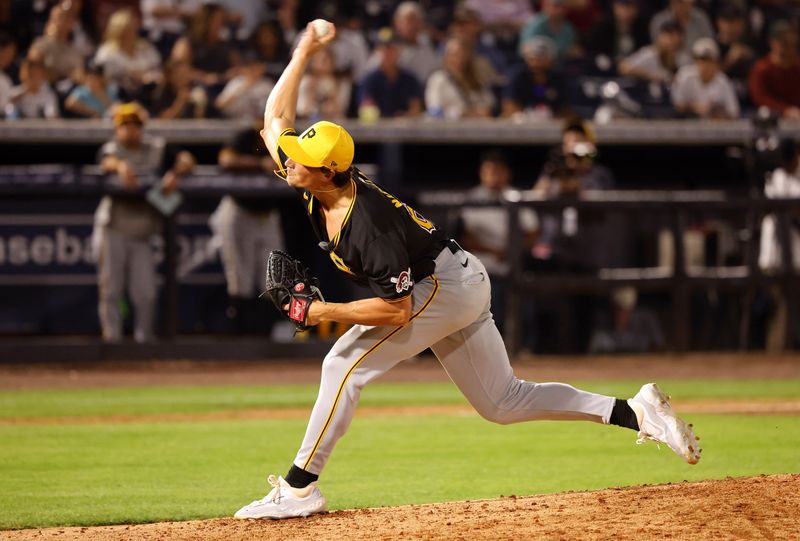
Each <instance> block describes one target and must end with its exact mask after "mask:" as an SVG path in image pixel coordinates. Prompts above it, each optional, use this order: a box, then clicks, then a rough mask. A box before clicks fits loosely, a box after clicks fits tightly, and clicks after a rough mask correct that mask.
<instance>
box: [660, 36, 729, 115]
mask: <svg viewBox="0 0 800 541" xmlns="http://www.w3.org/2000/svg"><path fill="white" fill-rule="evenodd" d="M692 53H693V55H694V59H695V62H694V64H691V65H688V66H684V67H682V68H681V69H680V70H678V74H677V75H676V76H675V81H674V82H673V83H672V103H673V104H674V105H675V109H676V110H677V111H678V112H679V113H689V114H691V115H694V116H698V117H700V118H737V117H738V116H739V100H738V99H737V97H736V91H735V90H734V88H733V84H732V83H731V81H730V79H728V76H727V75H725V74H724V73H723V72H722V70H720V68H719V48H718V47H717V44H716V43H715V42H714V40H713V39H711V38H702V39H699V40H697V41H696V42H695V44H694V47H692Z"/></svg>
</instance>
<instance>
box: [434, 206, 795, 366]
mask: <svg viewBox="0 0 800 541" xmlns="http://www.w3.org/2000/svg"><path fill="white" fill-rule="evenodd" d="M420 200H421V202H422V203H423V204H424V206H425V207H427V208H429V209H438V210H444V211H458V210H460V209H461V208H463V207H464V206H494V207H498V206H502V207H504V208H505V209H506V210H507V212H508V232H509V236H508V250H507V261H508V267H509V269H510V271H509V272H510V274H509V276H508V281H509V287H508V290H507V293H506V318H505V322H504V323H505V329H504V333H505V341H506V346H507V348H508V349H509V351H510V352H511V353H512V354H513V353H516V352H518V351H519V350H520V347H521V335H522V332H523V324H522V321H523V318H522V315H521V314H522V305H523V303H524V302H525V299H526V298H530V297H533V298H537V297H552V296H559V295H567V294H575V293H588V294H609V293H611V292H612V291H613V290H614V289H615V288H618V287H620V286H632V287H635V288H637V289H639V290H644V291H662V292H666V293H668V294H669V295H670V297H671V312H672V333H673V335H672V349H673V350H675V351H680V352H683V351H686V350H688V349H689V341H690V334H691V333H690V325H691V317H690V316H691V304H690V299H691V295H692V293H693V292H694V291H696V290H698V289H700V288H720V289H728V290H731V289H732V290H737V291H740V292H742V293H743V294H744V298H746V299H747V298H752V296H753V294H754V291H755V289H756V288H758V287H760V286H764V285H775V286H777V287H779V288H780V291H781V294H782V296H783V297H784V298H785V299H792V298H794V295H795V294H797V293H798V292H800V273H798V271H797V270H796V269H795V268H794V267H793V265H792V261H793V257H792V246H791V241H790V230H791V217H790V213H791V212H793V211H794V212H796V211H797V209H800V199H763V198H758V199H748V198H741V197H739V198H736V197H728V196H726V194H725V193H724V192H721V191H603V192H592V193H584V194H583V195H582V197H581V198H579V199H576V198H570V199H544V198H541V197H537V196H536V195H535V194H533V193H531V192H512V193H511V196H510V197H507V198H505V199H504V200H503V201H502V202H500V203H493V204H492V203H475V202H472V201H470V199H469V197H468V196H466V195H465V194H454V193H452V192H450V193H428V194H423V195H422V196H421V197H420ZM568 207H569V208H574V209H575V210H577V211H578V213H580V212H581V211H592V212H594V213H597V212H602V213H611V212H617V213H624V214H626V215H628V216H632V217H634V219H637V218H638V219H642V218H643V217H648V218H650V219H652V217H653V216H654V215H659V216H660V217H662V219H664V221H665V223H666V224H667V227H668V228H669V230H670V232H671V239H672V244H673V253H674V257H673V259H672V265H671V268H668V269H664V268H663V267H644V268H605V269H599V270H598V271H597V272H596V273H594V274H588V275H585V274H575V275H571V274H552V273H551V274H544V273H541V274H540V273H536V274H534V273H532V272H530V271H527V270H526V269H525V266H524V262H523V257H524V252H525V249H524V247H523V232H522V230H521V227H520V217H519V214H520V211H521V210H522V209H532V210H534V211H537V212H554V211H555V212H558V211H563V210H564V209H565V208H568ZM768 213H774V214H775V216H776V218H777V225H778V227H777V235H778V241H779V244H780V250H781V262H782V265H781V267H780V269H777V270H776V271H775V272H770V273H765V272H764V271H763V270H762V269H761V268H760V267H759V265H758V249H759V242H758V236H757V234H756V233H757V231H758V229H759V228H760V224H761V218H762V217H763V216H764V215H766V214H768ZM719 215H728V216H729V217H733V218H736V219H739V220H741V221H743V222H744V223H745V229H744V230H745V231H746V234H745V235H744V238H745V239H746V241H745V246H744V254H743V264H742V265H738V266H727V267H726V266H718V267H699V268H688V266H687V264H686V249H685V246H684V235H683V234H684V231H686V230H687V225H688V223H689V218H690V217H693V218H696V217H697V216H719ZM610 242H613V239H611V240H610ZM797 311H798V307H797V306H795V305H794V304H793V303H791V302H789V303H788V318H787V322H786V324H787V331H790V330H791V329H792V328H793V326H794V322H795V321H797V317H798V313H797ZM747 327H748V325H747V323H746V322H743V323H742V324H741V328H740V347H741V348H742V349H744V348H745V347H746V344H747V341H748V339H747V332H748V331H747Z"/></svg>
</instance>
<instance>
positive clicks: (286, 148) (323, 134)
mask: <svg viewBox="0 0 800 541" xmlns="http://www.w3.org/2000/svg"><path fill="white" fill-rule="evenodd" d="M278 146H280V147H281V150H283V152H285V153H286V155H287V156H288V157H289V158H290V159H291V160H292V161H293V162H297V163H299V164H301V165H305V166H306V167H327V168H328V169H333V170H334V171H338V172H339V173H342V172H344V171H347V170H348V169H350V165H351V164H352V163H353V154H354V152H355V146H354V144H353V138H352V137H350V134H349V133H347V130H345V129H344V128H343V127H341V126H339V125H338V124H334V123H333V122H328V121H327V120H321V121H319V122H317V123H316V124H314V125H313V126H311V127H310V128H308V129H307V130H306V131H304V132H303V133H301V134H300V135H299V136H298V135H290V134H283V135H281V136H280V137H278Z"/></svg>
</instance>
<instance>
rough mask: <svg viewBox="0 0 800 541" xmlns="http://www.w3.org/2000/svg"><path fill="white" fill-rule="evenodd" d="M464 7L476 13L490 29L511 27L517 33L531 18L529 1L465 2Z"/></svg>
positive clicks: (491, 0)
mask: <svg viewBox="0 0 800 541" xmlns="http://www.w3.org/2000/svg"><path fill="white" fill-rule="evenodd" d="M464 5H465V6H467V7H469V8H470V9H473V10H475V11H476V12H478V13H479V14H480V17H481V20H482V21H483V23H484V24H485V25H486V26H487V27H489V28H491V29H493V28H496V27H512V28H514V29H515V31H517V30H519V29H520V28H521V27H522V26H523V25H524V24H525V23H526V22H528V19H530V18H531V17H533V10H532V9H531V2H530V1H529V0H467V1H466V2H464Z"/></svg>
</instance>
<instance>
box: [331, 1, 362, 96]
mask: <svg viewBox="0 0 800 541" xmlns="http://www.w3.org/2000/svg"><path fill="white" fill-rule="evenodd" d="M336 21H337V22H336V39H335V40H334V41H333V43H331V44H330V46H329V48H330V49H332V50H333V57H334V58H335V59H336V71H337V72H338V73H339V74H341V75H344V76H347V77H349V78H350V81H360V80H361V78H362V77H363V76H364V74H365V73H366V70H367V62H368V61H369V55H370V50H369V44H368V43H367V40H366V39H365V38H364V29H363V26H364V25H363V22H362V19H361V18H360V17H358V16H357V14H356V12H355V6H352V5H351V6H350V7H349V8H346V7H345V6H343V5H340V6H339V11H338V17H337V18H336ZM351 94H352V93H351Z"/></svg>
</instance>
